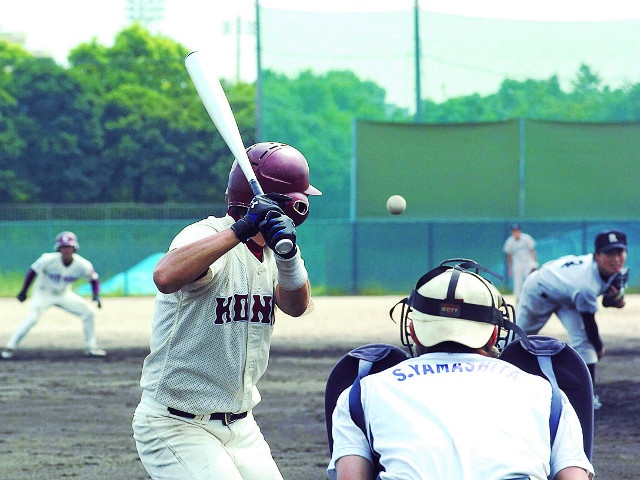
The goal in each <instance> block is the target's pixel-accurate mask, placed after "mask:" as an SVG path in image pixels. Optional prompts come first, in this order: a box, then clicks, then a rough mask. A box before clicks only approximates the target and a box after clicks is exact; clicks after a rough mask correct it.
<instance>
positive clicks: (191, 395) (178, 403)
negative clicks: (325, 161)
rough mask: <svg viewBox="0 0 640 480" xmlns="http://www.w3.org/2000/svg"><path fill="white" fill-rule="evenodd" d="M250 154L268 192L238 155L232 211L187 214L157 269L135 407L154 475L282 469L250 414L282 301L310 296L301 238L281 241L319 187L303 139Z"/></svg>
mask: <svg viewBox="0 0 640 480" xmlns="http://www.w3.org/2000/svg"><path fill="white" fill-rule="evenodd" d="M247 154H248V156H249V159H250V160H251V163H252V166H253V168H254V171H255V173H256V177H257V179H258V181H259V182H260V184H261V185H262V188H263V189H264V191H265V192H271V193H267V194H266V195H261V196H257V197H255V198H253V194H252V193H251V190H250V188H249V185H248V183H247V181H246V179H245V178H244V175H243V174H242V172H241V170H240V168H239V167H238V165H237V164H234V166H233V168H232V169H231V173H230V175H229V184H228V188H227V205H228V213H227V215H226V216H225V217H223V218H216V217H209V218H207V219H205V220H202V221H200V222H197V223H195V224H192V225H189V226H187V227H186V228H185V229H184V230H183V231H182V232H180V233H179V234H178V235H177V236H176V237H175V238H174V240H173V241H172V242H171V245H170V247H169V252H168V253H167V254H166V255H165V256H164V257H163V258H162V259H161V260H160V261H159V262H158V265H157V266H156V268H155V271H154V280H155V282H156V284H157V286H158V289H159V293H158V294H157V297H156V302H155V310H154V317H153V323H152V333H151V341H150V347H151V352H150V354H149V355H148V356H147V358H146V359H145V362H144V365H143V368H142V377H141V381H140V385H141V387H142V389H143V393H142V398H141V401H140V404H139V405H138V407H137V409H136V411H135V414H134V419H133V432H134V438H135V441H136V446H137V449H138V453H139V456H140V460H141V461H142V463H143V465H144V466H145V468H146V470H147V472H148V473H149V475H150V476H151V477H152V478H153V479H154V480H159V479H175V480H185V479H193V480H196V479H197V480H213V479H234V480H241V479H243V480H280V479H281V478H282V476H281V474H280V472H279V469H278V467H277V466H276V464H275V462H274V460H273V458H272V456H271V451H270V448H269V445H268V444H267V442H266V441H265V439H264V438H263V436H262V433H261V432H260V428H259V427H258V425H257V423H256V421H255V419H254V418H253V415H252V409H253V407H255V405H256V404H257V403H258V402H259V401H260V394H259V392H258V390H257V388H256V383H257V382H258V380H259V379H260V378H261V377H262V375H263V373H264V372H265V370H266V368H267V362H268V357H269V345H270V339H271V333H272V331H273V327H274V321H275V312H276V309H277V308H279V309H281V310H282V311H283V312H285V313H287V314H289V315H291V316H300V315H303V314H304V313H305V312H307V311H308V310H309V308H310V306H311V296H310V286H309V281H308V276H307V271H306V269H305V267H304V262H303V260H302V257H301V254H300V249H299V247H298V246H297V245H295V248H294V249H293V250H292V252H290V253H289V254H288V255H283V256H280V255H276V254H274V252H273V248H274V247H275V245H276V244H277V242H278V241H279V240H280V239H281V238H282V237H283V236H286V237H287V238H289V239H291V240H292V241H293V242H294V244H295V243H296V237H295V227H296V226H298V225H300V224H301V223H302V222H303V221H304V220H305V219H306V217H307V215H308V206H309V203H308V198H307V197H308V195H319V194H320V192H319V191H318V190H317V189H315V188H314V187H313V186H311V185H309V170H308V166H307V162H306V159H305V158H304V156H303V155H302V154H301V153H300V152H299V151H298V150H296V149H295V148H293V147H290V146H288V145H284V144H280V143H272V142H269V143H261V144H257V145H253V146H251V147H249V148H248V149H247ZM281 194H285V195H286V197H284V196H283V195H281ZM265 246H268V247H269V248H265Z"/></svg>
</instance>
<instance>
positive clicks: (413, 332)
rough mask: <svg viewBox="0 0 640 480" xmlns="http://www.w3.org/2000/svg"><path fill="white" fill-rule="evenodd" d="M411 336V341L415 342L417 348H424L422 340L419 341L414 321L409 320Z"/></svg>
mask: <svg viewBox="0 0 640 480" xmlns="http://www.w3.org/2000/svg"><path fill="white" fill-rule="evenodd" d="M409 334H410V335H411V340H413V343H414V344H415V345H416V346H417V347H423V346H424V345H422V344H421V343H420V340H418V336H417V335H416V331H415V329H414V328H413V320H409Z"/></svg>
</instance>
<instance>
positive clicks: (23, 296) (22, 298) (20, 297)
mask: <svg viewBox="0 0 640 480" xmlns="http://www.w3.org/2000/svg"><path fill="white" fill-rule="evenodd" d="M16 298H17V299H18V300H19V301H20V302H24V301H25V300H26V299H27V292H20V293H19V294H18V296H17V297H16Z"/></svg>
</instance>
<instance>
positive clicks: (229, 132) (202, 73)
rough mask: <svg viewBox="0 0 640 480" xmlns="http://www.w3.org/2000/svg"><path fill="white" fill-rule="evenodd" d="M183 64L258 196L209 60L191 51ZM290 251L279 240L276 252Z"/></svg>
mask: <svg viewBox="0 0 640 480" xmlns="http://www.w3.org/2000/svg"><path fill="white" fill-rule="evenodd" d="M184 64H185V67H186V69H187V72H188V73H189V76H190V77H191V81H192V82H193V85H194V86H195V87H196V91H197V92H198V96H199V97H200V100H201V101H202V104H203V105H204V108H205V110H206V111H207V113H208V114H209V117H210V118H211V120H212V121H213V124H214V125H215V126H216V128H217V129H218V132H219V133H220V135H221V136H222V138H223V139H224V141H225V143H226V144H227V147H229V150H231V153H233V155H234V157H235V159H236V161H237V162H238V165H239V166H240V168H241V169H242V172H243V173H244V175H245V177H247V180H248V182H249V186H250V187H251V191H252V192H253V194H254V195H260V194H261V193H263V190H262V187H261V186H260V184H259V183H258V180H257V179H256V176H255V173H254V171H253V168H252V167H251V162H249V158H248V157H247V152H246V151H245V148H244V143H243V141H242V137H241V136H240V131H239V130H238V124H237V122H236V119H235V117H234V115H233V111H232V110H231V105H229V100H228V99H227V95H226V94H225V93H224V89H223V88H222V85H221V84H220V80H219V79H218V75H217V73H216V69H215V65H214V64H213V61H212V57H211V56H207V55H205V54H204V53H202V52H198V51H194V52H191V53H189V54H188V55H187V56H186V57H185V59H184ZM292 248H293V243H292V242H291V241H290V240H281V241H280V242H278V244H277V245H276V248H275V250H276V252H278V253H279V254H281V255H286V254H287V253H289V252H290V251H291V249H292Z"/></svg>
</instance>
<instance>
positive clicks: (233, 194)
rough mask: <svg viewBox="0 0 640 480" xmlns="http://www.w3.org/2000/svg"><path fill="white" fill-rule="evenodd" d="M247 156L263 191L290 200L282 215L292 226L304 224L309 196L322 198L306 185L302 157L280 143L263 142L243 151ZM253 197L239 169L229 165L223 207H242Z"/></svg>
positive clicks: (306, 172)
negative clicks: (283, 196)
mask: <svg viewBox="0 0 640 480" xmlns="http://www.w3.org/2000/svg"><path fill="white" fill-rule="evenodd" d="M247 156H248V157H249V161H250V162H251V167H252V168H253V171H254V172H255V174H256V179H257V180H258V183H259V184H260V186H261V187H262V189H263V190H264V192H265V193H282V194H284V195H287V196H288V197H290V198H291V200H290V201H288V202H287V203H286V204H285V206H284V209H283V210H284V213H285V214H286V215H287V216H288V217H289V218H291V220H293V223H295V225H296V226H298V225H300V224H301V223H302V222H304V221H305V219H306V218H307V216H308V215H309V198H308V197H309V195H322V192H321V191H320V190H318V189H317V188H315V187H314V186H313V185H310V184H309V165H308V164H307V159H306V158H305V157H304V155H302V153H300V151H298V150H297V149H295V148H293V147H292V146H290V145H286V144H284V143H277V142H263V143H256V144H255V145H251V146H250V147H249V148H247ZM253 197H254V195H253V191H252V190H251V187H250V186H249V182H248V181H247V179H246V177H245V176H244V173H243V172H242V169H241V168H240V166H239V165H238V162H233V166H232V167H231V172H230V173H229V184H228V185H227V191H226V200H227V208H228V207H232V206H237V207H245V208H246V207H248V206H249V203H251V200H252V199H253Z"/></svg>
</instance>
